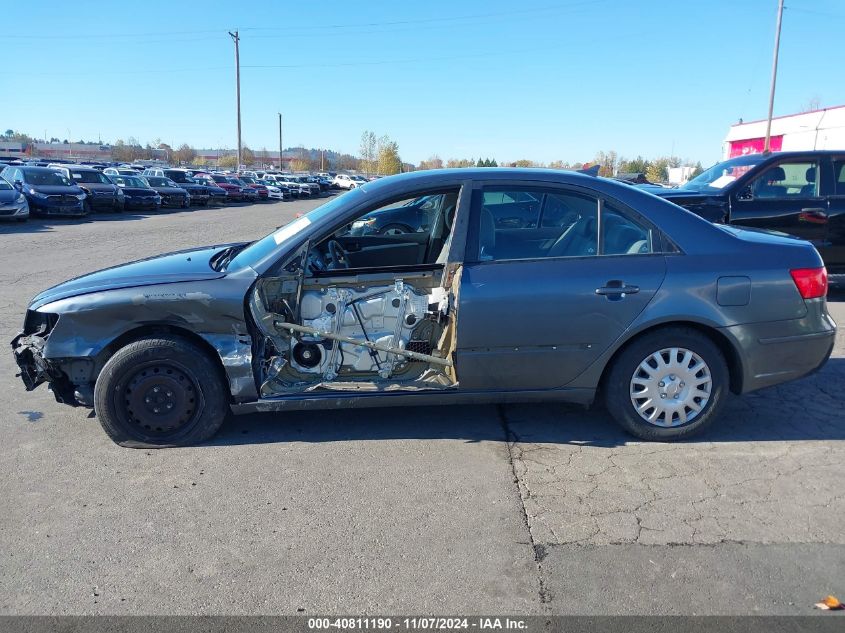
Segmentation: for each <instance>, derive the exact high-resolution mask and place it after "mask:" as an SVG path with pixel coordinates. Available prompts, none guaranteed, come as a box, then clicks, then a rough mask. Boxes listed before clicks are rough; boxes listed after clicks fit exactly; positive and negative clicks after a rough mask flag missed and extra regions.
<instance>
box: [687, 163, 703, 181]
mask: <svg viewBox="0 0 845 633" xmlns="http://www.w3.org/2000/svg"><path fill="white" fill-rule="evenodd" d="M703 173H704V167H702V166H701V161H698V162H697V163H696V164H695V169H693V170H692V173H691V174H690V177H689V179H690V180H692V179H693V178H695V177H696V176H700V175H701V174H703Z"/></svg>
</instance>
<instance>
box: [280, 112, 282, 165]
mask: <svg viewBox="0 0 845 633" xmlns="http://www.w3.org/2000/svg"><path fill="white" fill-rule="evenodd" d="M279 171H282V113H281V112H279Z"/></svg>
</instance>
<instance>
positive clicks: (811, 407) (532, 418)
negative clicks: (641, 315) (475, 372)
mask: <svg viewBox="0 0 845 633" xmlns="http://www.w3.org/2000/svg"><path fill="white" fill-rule="evenodd" d="M843 384H845V358H833V359H831V360H830V361H829V362H828V363H827V365H825V367H824V368H823V369H822V370H821V371H819V372H818V373H816V374H813V375H812V376H808V377H806V378H803V379H801V380H798V381H795V382H792V383H788V384H786V385H781V386H778V387H772V388H769V389H763V390H761V391H758V392H754V393H751V394H746V395H744V396H730V398H729V400H728V402H727V403H726V406H725V410H724V412H723V414H722V416H721V417H720V418H719V419H718V420H716V421H715V422H714V423H713V425H712V426H711V427H710V428H709V429H708V430H706V431H705V432H703V433H701V434H700V435H697V436H695V437H693V438H691V439H689V440H684V443H687V444H703V443H727V442H765V441H794V440H822V441H830V440H845V416H843V415H841V411H842V410H843V409H845V390H843V389H842V385H843ZM808 396H810V397H809V398H808ZM415 439H416V440H438V439H442V440H460V441H465V442H485V441H487V442H489V441H493V442H503V441H505V440H506V439H507V440H508V441H513V440H518V441H521V442H531V443H539V444H578V445H584V446H597V447H608V448H611V447H616V446H622V445H625V444H629V443H635V442H639V440H637V439H636V438H633V437H631V436H630V435H628V434H626V433H625V432H623V431H622V430H621V429H620V428H619V427H618V426H617V425H616V423H615V422H614V421H613V419H612V418H611V417H610V415H609V414H608V413H607V412H606V411H605V410H604V409H603V408H602V407H599V406H596V407H594V408H592V409H589V410H587V409H584V408H582V407H578V406H573V405H563V404H555V403H546V404H525V405H518V404H510V405H461V406H405V407H391V408H375V409H336V410H325V411H292V412H288V413H260V414H258V413H257V414H248V415H242V416H229V418H228V419H227V420H226V422H225V423H224V425H223V428H222V429H221V430H220V432H219V433H218V435H217V436H216V437H215V438H214V439H213V440H212V441H211V442H208V443H206V444H205V446H233V445H243V444H268V443H280V442H313V443H318V442H346V441H358V440H375V441H385V440H415Z"/></svg>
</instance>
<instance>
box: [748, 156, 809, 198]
mask: <svg viewBox="0 0 845 633" xmlns="http://www.w3.org/2000/svg"><path fill="white" fill-rule="evenodd" d="M816 174H817V169H816V166H815V165H814V164H813V163H783V164H781V165H776V166H775V167H771V168H769V169H767V170H766V172H765V173H763V174H762V175H761V176H759V177H758V178H757V179H756V180H755V181H754V182H753V183H752V185H751V187H752V192H753V195H754V197H755V198H788V197H796V198H800V197H803V198H808V197H813V196H815V195H816V191H817V189H816V187H817V183H816Z"/></svg>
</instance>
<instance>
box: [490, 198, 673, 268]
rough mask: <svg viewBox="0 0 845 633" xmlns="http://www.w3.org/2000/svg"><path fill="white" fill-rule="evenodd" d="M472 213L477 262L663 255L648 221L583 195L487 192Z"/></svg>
mask: <svg viewBox="0 0 845 633" xmlns="http://www.w3.org/2000/svg"><path fill="white" fill-rule="evenodd" d="M473 213H474V217H475V218H476V219H475V220H474V222H475V223H476V226H475V227H474V229H475V231H476V235H477V239H478V242H477V245H476V249H477V251H476V253H477V260H478V261H502V260H519V259H542V258H558V257H596V256H601V255H614V256H618V255H642V254H649V253H654V252H657V251H659V247H656V244H658V245H659V244H660V241H659V239H657V236H656V235H655V234H654V230H653V229H652V228H651V227H650V226H648V225H647V224H646V223H645V222H644V221H642V220H640V219H639V218H637V217H634V216H633V215H632V214H631V213H630V212H628V211H626V210H623V209H622V208H621V207H618V206H616V205H613V204H610V203H607V202H605V201H604V200H599V199H598V198H597V197H596V196H593V195H590V194H587V193H583V192H581V191H565V190H561V189H549V190H542V189H534V188H532V189H527V190H526V189H507V188H503V189H498V188H489V189H484V190H483V191H482V192H476V193H475V203H474V211H473Z"/></svg>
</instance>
